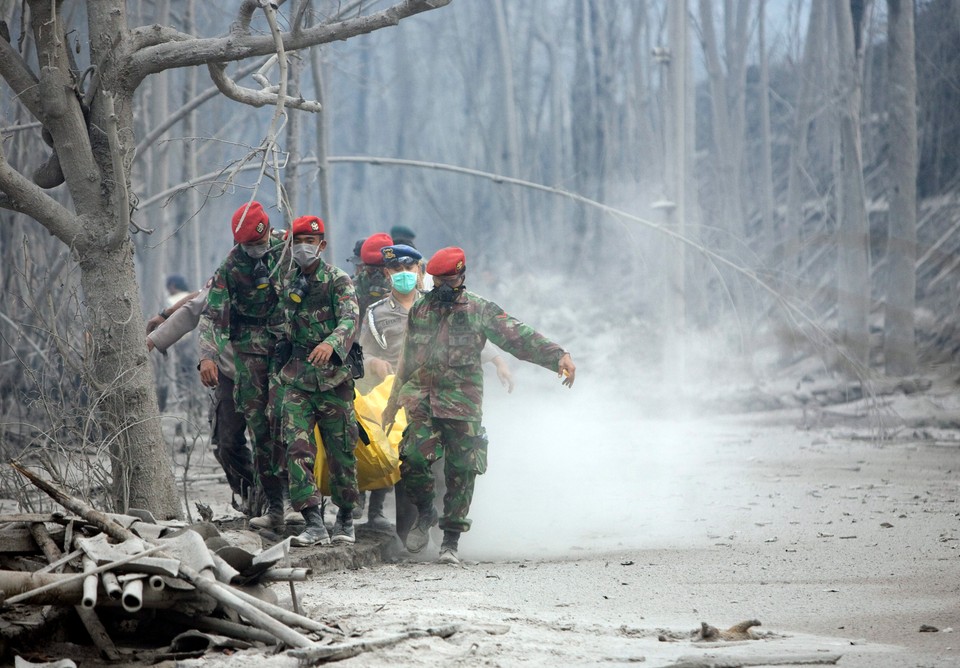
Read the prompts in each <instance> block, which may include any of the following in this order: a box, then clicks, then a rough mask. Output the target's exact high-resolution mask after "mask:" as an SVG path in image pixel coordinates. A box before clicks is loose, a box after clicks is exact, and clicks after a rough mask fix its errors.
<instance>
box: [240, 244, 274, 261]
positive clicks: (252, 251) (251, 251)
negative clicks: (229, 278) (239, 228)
mask: <svg viewBox="0 0 960 668" xmlns="http://www.w3.org/2000/svg"><path fill="white" fill-rule="evenodd" d="M240 248H242V249H243V252H244V253H246V254H247V255H249V256H250V257H252V258H253V259H254V260H259V259H260V258H262V257H263V256H264V255H266V254H267V251H268V250H270V244H269V243H265V244H240Z"/></svg>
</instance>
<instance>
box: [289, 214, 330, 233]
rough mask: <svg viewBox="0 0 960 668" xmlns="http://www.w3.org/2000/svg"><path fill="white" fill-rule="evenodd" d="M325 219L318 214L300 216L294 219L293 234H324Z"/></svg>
mask: <svg viewBox="0 0 960 668" xmlns="http://www.w3.org/2000/svg"><path fill="white" fill-rule="evenodd" d="M323 232H324V229H323V221H322V220H320V219H319V218H317V217H316V216H300V217H299V218H297V219H296V220H295V221H293V236H297V235H298V234H323Z"/></svg>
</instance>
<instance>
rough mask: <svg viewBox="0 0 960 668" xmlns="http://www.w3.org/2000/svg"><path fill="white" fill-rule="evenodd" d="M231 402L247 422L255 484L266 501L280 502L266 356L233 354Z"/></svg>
mask: <svg viewBox="0 0 960 668" xmlns="http://www.w3.org/2000/svg"><path fill="white" fill-rule="evenodd" d="M235 360H236V364H237V373H236V378H235V379H234V382H235V386H234V390H233V398H234V401H235V402H236V405H237V412H238V413H240V414H241V415H243V417H244V418H246V420H247V428H249V429H250V434H251V435H252V436H253V463H254V468H255V469H256V472H257V481H258V482H259V483H260V486H261V487H263V492H264V494H265V495H266V497H267V498H268V499H277V498H280V496H281V494H282V491H283V487H282V484H281V480H280V474H281V469H282V468H283V449H282V448H281V447H280V445H279V443H278V441H277V440H276V438H275V435H274V433H273V431H272V425H271V415H272V409H271V401H270V399H271V392H270V390H271V383H270V377H271V375H272V374H271V359H270V357H268V356H267V355H251V354H247V353H236V355H235Z"/></svg>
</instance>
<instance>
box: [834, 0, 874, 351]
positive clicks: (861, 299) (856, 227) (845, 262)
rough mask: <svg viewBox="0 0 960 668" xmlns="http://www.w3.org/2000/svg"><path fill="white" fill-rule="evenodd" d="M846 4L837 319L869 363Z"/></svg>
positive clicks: (856, 93) (852, 46)
mask: <svg viewBox="0 0 960 668" xmlns="http://www.w3.org/2000/svg"><path fill="white" fill-rule="evenodd" d="M850 9H851V8H850V4H849V3H847V2H837V3H836V4H835V5H834V10H835V27H836V30H837V53H838V57H839V66H840V90H839V96H840V99H839V102H838V106H837V113H838V115H839V128H838V129H839V137H838V151H839V155H838V173H837V174H836V175H835V179H836V184H837V269H838V270H837V291H838V294H837V324H838V328H839V338H840V343H841V344H842V345H843V346H844V348H845V350H846V353H847V355H848V356H849V358H850V360H851V361H853V362H854V363H855V364H857V365H860V366H861V367H863V368H865V367H866V366H867V365H868V362H869V354H870V330H869V322H868V318H869V316H870V231H869V226H868V224H867V205H866V193H865V189H864V183H863V157H862V156H863V154H862V147H861V141H860V103H861V100H860V95H861V79H860V72H861V68H860V60H861V58H862V53H863V51H862V46H861V44H860V39H859V38H858V35H859V31H860V30H861V26H860V24H859V23H858V22H856V21H855V19H854V16H853V15H852V13H851V11H850Z"/></svg>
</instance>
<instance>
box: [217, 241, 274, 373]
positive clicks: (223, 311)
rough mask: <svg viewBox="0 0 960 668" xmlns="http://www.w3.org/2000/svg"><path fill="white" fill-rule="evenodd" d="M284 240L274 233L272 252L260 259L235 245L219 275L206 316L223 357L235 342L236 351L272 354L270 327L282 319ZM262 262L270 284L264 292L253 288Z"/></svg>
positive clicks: (272, 341)
mask: <svg viewBox="0 0 960 668" xmlns="http://www.w3.org/2000/svg"><path fill="white" fill-rule="evenodd" d="M282 251H283V240H282V239H281V238H280V236H279V235H277V234H276V233H274V234H273V235H272V236H271V237H270V250H269V251H267V254H266V255H264V256H263V257H262V258H260V259H259V260H255V259H253V258H252V257H250V256H249V255H247V254H246V252H244V250H243V248H241V247H240V246H239V245H237V246H234V247H233V249H232V250H231V251H230V252H229V253H228V254H227V257H226V259H225V260H224V261H223V264H221V265H220V268H219V269H217V273H216V274H214V275H213V284H212V285H211V286H210V292H209V294H208V295H207V314H206V317H208V318H209V319H210V321H211V323H212V338H213V343H214V345H215V346H216V347H217V350H218V352H219V354H220V356H223V355H224V351H225V350H226V347H227V344H228V343H232V344H233V349H234V352H237V353H247V354H253V355H272V354H273V349H274V346H275V344H276V339H275V338H274V336H273V334H271V332H270V329H269V328H270V326H271V325H273V324H274V323H275V322H276V321H277V320H278V318H279V317H280V312H279V309H278V308H277V304H278V303H279V292H280V289H279V284H280V281H279V272H280V269H279V267H278V266H277V265H278V264H280V263H281V259H282V258H283V257H287V256H283V255H282ZM261 261H262V262H263V264H264V266H265V267H266V269H267V271H268V272H269V273H270V284H269V285H268V286H267V287H266V288H264V289H258V288H257V287H256V286H255V285H254V271H255V270H256V267H257V264H258V263H259V262H261Z"/></svg>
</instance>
